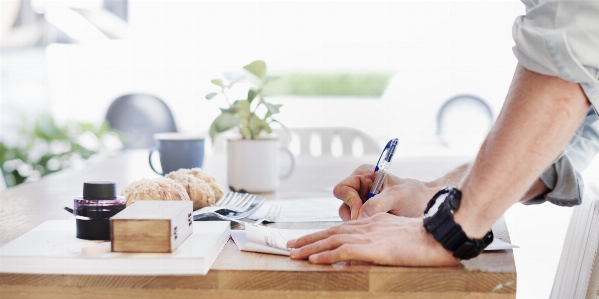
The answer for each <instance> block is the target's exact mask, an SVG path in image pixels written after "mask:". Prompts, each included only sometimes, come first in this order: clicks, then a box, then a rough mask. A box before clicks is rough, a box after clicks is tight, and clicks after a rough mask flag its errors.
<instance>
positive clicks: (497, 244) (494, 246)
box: [485, 238, 520, 251]
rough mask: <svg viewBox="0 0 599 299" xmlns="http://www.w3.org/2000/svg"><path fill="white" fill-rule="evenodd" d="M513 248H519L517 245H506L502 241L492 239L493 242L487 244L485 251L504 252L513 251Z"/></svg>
mask: <svg viewBox="0 0 599 299" xmlns="http://www.w3.org/2000/svg"><path fill="white" fill-rule="evenodd" d="M513 248H520V247H519V246H518V245H514V244H510V243H506V242H503V241H501V240H499V239H497V238H495V239H493V242H491V244H489V246H487V248H485V251H493V250H506V249H513Z"/></svg>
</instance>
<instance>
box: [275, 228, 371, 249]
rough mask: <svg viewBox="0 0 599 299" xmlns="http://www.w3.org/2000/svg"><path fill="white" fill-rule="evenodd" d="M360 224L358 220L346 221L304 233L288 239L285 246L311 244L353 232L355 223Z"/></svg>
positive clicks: (298, 246)
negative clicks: (293, 238)
mask: <svg viewBox="0 0 599 299" xmlns="http://www.w3.org/2000/svg"><path fill="white" fill-rule="evenodd" d="M361 224H364V223H363V222H360V221H351V222H346V223H344V224H342V225H339V226H335V227H331V228H329V229H325V230H321V231H319V232H315V233H313V234H309V235H305V236H303V237H301V238H299V239H295V240H289V241H288V242H287V248H300V247H303V246H306V245H308V244H312V243H314V242H317V241H320V240H324V239H326V238H328V237H330V236H333V235H340V234H348V233H352V232H355V230H356V229H355V228H354V227H355V226H356V225H357V226H359V225H361Z"/></svg>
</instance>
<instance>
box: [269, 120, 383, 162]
mask: <svg viewBox="0 0 599 299" xmlns="http://www.w3.org/2000/svg"><path fill="white" fill-rule="evenodd" d="M289 131H291V135H292V136H293V137H290V136H289V134H288V132H287V131H286V130H282V129H279V130H277V131H276V132H277V133H278V134H279V136H280V139H281V144H290V143H291V146H292V150H293V145H294V143H295V145H296V149H295V152H294V153H295V154H297V155H298V157H306V158H307V157H313V155H312V150H311V149H313V148H314V147H315V145H314V142H316V143H320V151H319V152H320V157H332V156H354V154H355V153H354V143H355V142H358V144H360V143H361V145H362V154H363V155H379V154H380V153H381V149H382V148H381V147H380V146H379V144H378V143H377V142H376V140H374V138H373V137H372V136H370V135H368V134H366V133H365V132H363V131H360V130H358V129H355V128H349V127H304V128H291V129H290V130H289ZM297 142H299V152H298V150H297V149H298V148H297ZM335 143H337V144H335ZM316 147H318V144H316ZM335 149H337V150H336V151H335Z"/></svg>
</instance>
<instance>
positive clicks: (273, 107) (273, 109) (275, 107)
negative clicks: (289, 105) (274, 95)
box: [264, 103, 283, 115]
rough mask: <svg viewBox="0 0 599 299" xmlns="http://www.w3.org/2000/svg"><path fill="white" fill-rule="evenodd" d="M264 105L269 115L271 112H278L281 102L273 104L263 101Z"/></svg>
mask: <svg viewBox="0 0 599 299" xmlns="http://www.w3.org/2000/svg"><path fill="white" fill-rule="evenodd" d="M264 106H266V109H268V112H270V114H271V115H273V114H277V113H279V112H280V111H279V108H281V107H282V106H283V105H281V104H276V105H273V104H271V103H264Z"/></svg>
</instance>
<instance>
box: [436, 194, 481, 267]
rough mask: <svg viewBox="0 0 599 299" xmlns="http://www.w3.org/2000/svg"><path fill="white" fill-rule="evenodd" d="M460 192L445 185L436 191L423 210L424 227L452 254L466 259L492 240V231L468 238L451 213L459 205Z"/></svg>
mask: <svg viewBox="0 0 599 299" xmlns="http://www.w3.org/2000/svg"><path fill="white" fill-rule="evenodd" d="M461 200H462V192H461V191H460V190H458V189H457V188H456V187H445V188H443V189H441V191H439V192H437V194H435V196H433V198H432V199H431V200H430V201H429V202H428V205H427V206H426V210H424V228H425V229H426V231H427V232H429V233H430V234H431V235H433V237H434V238H435V240H437V241H438V242H439V243H441V245H443V247H444V248H445V249H447V250H449V251H451V252H453V256H455V257H457V258H459V259H462V260H468V259H471V258H473V257H476V256H477V255H479V254H480V253H481V252H483V250H484V249H485V248H486V247H487V246H488V245H489V244H491V242H493V232H492V231H489V232H488V233H487V234H486V235H485V236H484V237H483V238H482V239H471V238H468V236H467V235H466V233H465V232H464V230H462V227H461V226H460V225H459V224H457V223H456V222H455V220H454V218H453V214H454V212H455V211H457V209H458V208H459V207H460V202H461Z"/></svg>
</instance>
